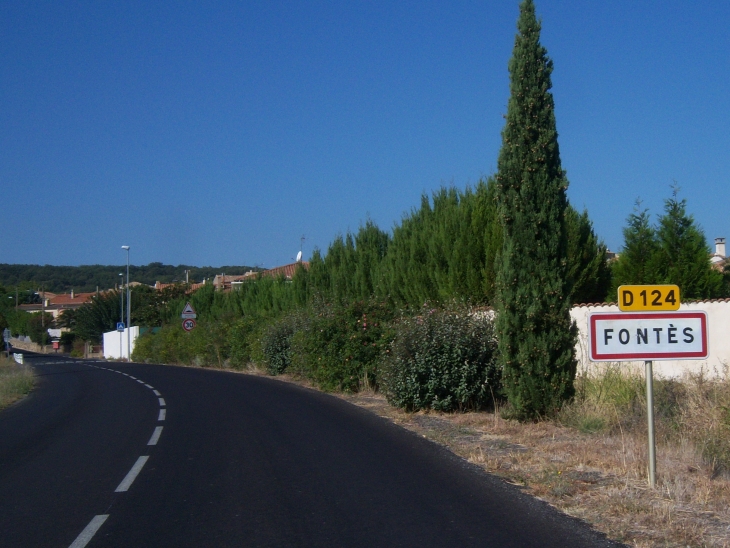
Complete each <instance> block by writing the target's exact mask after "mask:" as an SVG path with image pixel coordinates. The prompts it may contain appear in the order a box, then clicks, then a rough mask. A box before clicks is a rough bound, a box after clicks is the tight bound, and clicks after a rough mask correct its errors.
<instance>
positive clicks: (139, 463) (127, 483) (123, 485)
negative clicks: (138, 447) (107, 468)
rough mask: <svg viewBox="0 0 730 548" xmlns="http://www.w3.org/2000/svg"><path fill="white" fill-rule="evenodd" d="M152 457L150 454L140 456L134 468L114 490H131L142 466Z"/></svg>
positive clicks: (118, 491) (116, 491)
mask: <svg viewBox="0 0 730 548" xmlns="http://www.w3.org/2000/svg"><path fill="white" fill-rule="evenodd" d="M148 458H150V457H149V456H143V457H139V458H138V459H137V462H135V463H134V466H132V469H131V470H130V471H129V473H128V474H127V475H126V477H125V478H124V479H123V480H122V483H120V484H119V487H117V488H116V489H115V490H114V492H115V493H124V492H125V491H128V490H129V487H130V486H131V485H132V482H133V481H134V480H135V479H137V475H138V474H139V473H140V472H141V471H142V467H143V466H144V464H145V463H146V462H147V459H148Z"/></svg>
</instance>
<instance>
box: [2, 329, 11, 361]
mask: <svg viewBox="0 0 730 548" xmlns="http://www.w3.org/2000/svg"><path fill="white" fill-rule="evenodd" d="M3 341H4V342H5V354H6V355H7V357H8V358H9V357H10V329H8V328H7V327H6V328H5V329H4V330H3Z"/></svg>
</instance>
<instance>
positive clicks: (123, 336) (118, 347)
mask: <svg viewBox="0 0 730 548" xmlns="http://www.w3.org/2000/svg"><path fill="white" fill-rule="evenodd" d="M130 332H131V339H130V341H129V342H130V348H131V350H132V352H134V343H135V342H136V341H137V337H139V326H136V325H133V326H132V327H128V328H127V329H125V330H124V332H120V331H109V332H108V333H104V357H105V358H107V359H113V360H118V359H119V358H123V359H127V358H128V357H129V355H128V354H127V336H129V334H130Z"/></svg>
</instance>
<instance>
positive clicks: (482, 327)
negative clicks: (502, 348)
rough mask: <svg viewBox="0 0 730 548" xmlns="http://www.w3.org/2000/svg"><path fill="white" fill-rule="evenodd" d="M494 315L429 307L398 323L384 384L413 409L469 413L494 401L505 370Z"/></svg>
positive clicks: (394, 401) (396, 402) (397, 400)
mask: <svg viewBox="0 0 730 548" xmlns="http://www.w3.org/2000/svg"><path fill="white" fill-rule="evenodd" d="M496 351H497V343H496V340H495V333H494V327H493V322H492V319H491V318H489V317H488V316H487V315H486V314H482V313H471V312H470V311H469V310H468V309H465V308H463V309H461V310H459V309H454V308H451V309H440V310H428V311H424V313H423V314H422V315H420V316H417V317H413V318H408V319H404V320H402V321H401V322H399V323H398V324H397V327H396V333H395V340H394V341H393V343H392V344H391V347H390V348H389V349H388V351H387V352H386V357H385V360H384V362H383V367H382V374H381V386H382V388H383V391H384V392H385V395H386V397H387V398H388V401H389V402H390V403H391V404H392V405H394V406H397V407H401V408H403V409H406V410H408V411H417V410H419V409H434V410H437V411H455V410H458V411H464V410H468V409H481V408H484V407H487V406H489V405H490V404H494V403H495V398H498V397H499V394H500V393H501V390H500V381H501V371H500V369H499V366H498V364H497V360H496Z"/></svg>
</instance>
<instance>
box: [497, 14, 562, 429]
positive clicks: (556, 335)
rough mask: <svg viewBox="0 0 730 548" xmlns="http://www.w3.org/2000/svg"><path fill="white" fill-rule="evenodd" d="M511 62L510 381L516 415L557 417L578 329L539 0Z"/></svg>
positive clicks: (506, 307) (506, 152) (507, 157)
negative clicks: (572, 303)
mask: <svg viewBox="0 0 730 548" xmlns="http://www.w3.org/2000/svg"><path fill="white" fill-rule="evenodd" d="M517 29H518V33H517V36H516V38H515V46H514V50H513V53H512V59H511V60H510V62H509V72H510V99H509V103H508V105H507V116H506V118H507V121H506V125H505V127H504V130H503V131H502V149H501V150H500V153H499V159H498V164H497V169H498V173H497V176H496V182H497V203H498V209H499V215H500V220H501V223H502V227H503V237H504V240H503V247H502V253H501V256H500V259H499V264H498V268H497V303H496V304H497V306H496V310H497V317H496V326H497V334H498V338H499V343H498V344H499V351H500V359H501V360H502V366H503V382H504V388H505V391H506V393H507V397H508V399H509V402H510V404H511V407H512V410H513V413H514V416H515V417H516V418H520V419H523V420H524V419H534V418H537V417H540V416H544V415H547V414H550V413H552V412H554V411H555V410H556V409H557V408H558V407H559V406H560V405H561V403H562V402H563V401H565V400H566V399H568V398H570V397H572V396H573V394H574V388H573V380H574V378H575V370H576V362H575V357H574V344H575V340H576V328H575V325H574V324H573V322H572V321H571V318H570V303H569V300H568V294H569V291H570V287H569V283H568V279H567V272H566V270H567V236H566V219H565V216H566V210H567V207H568V202H567V197H566V193H565V191H566V189H567V186H568V181H567V179H566V176H565V172H564V171H563V169H562V167H561V164H560V153H559V150H558V132H557V130H556V127H555V109H554V102H553V97H552V94H551V93H550V88H551V87H552V84H551V79H550V74H551V72H552V70H553V63H552V61H551V60H550V59H549V57H548V56H547V50H546V49H545V48H544V47H543V46H542V45H541V44H540V23H539V22H538V20H537V18H536V16H535V5H534V3H533V1H532V0H523V2H522V3H521V4H520V17H519V19H518V21H517Z"/></svg>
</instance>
